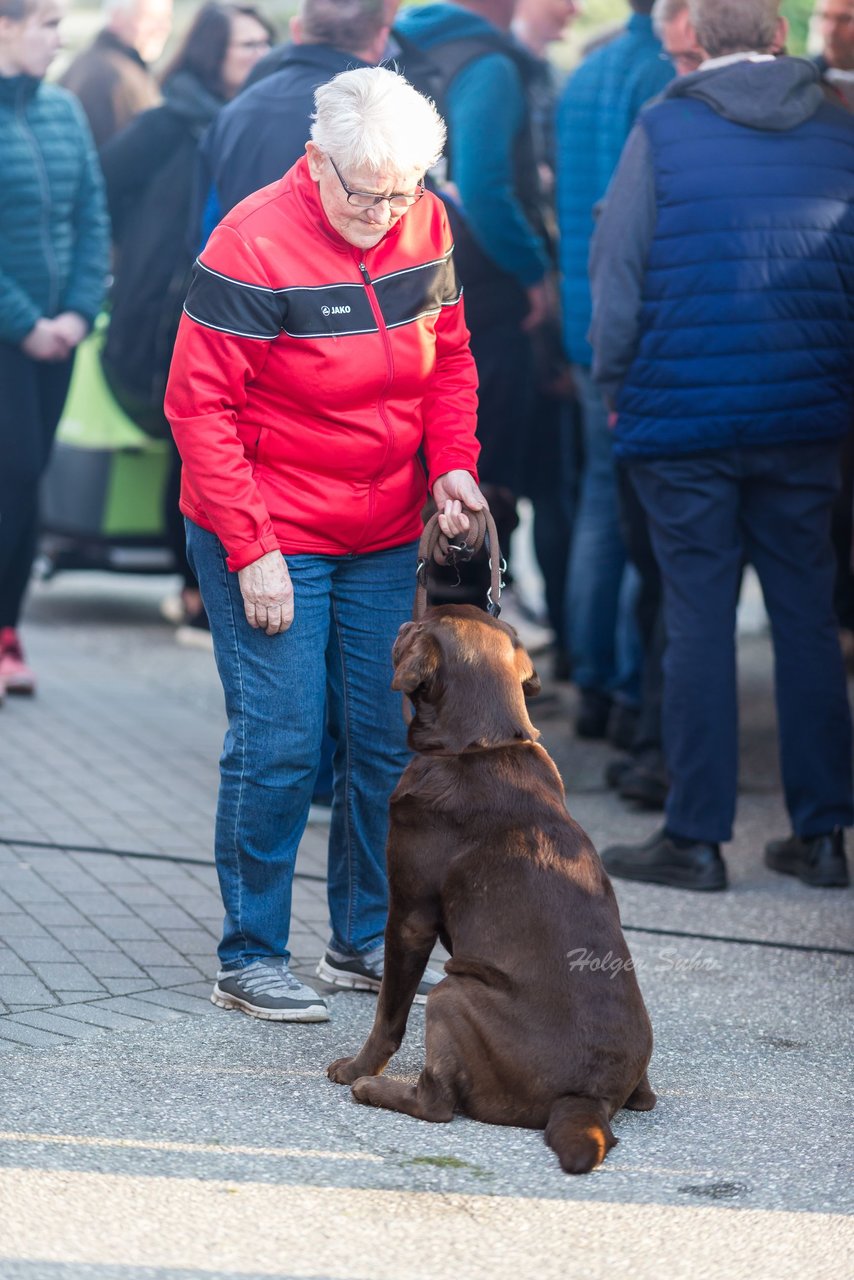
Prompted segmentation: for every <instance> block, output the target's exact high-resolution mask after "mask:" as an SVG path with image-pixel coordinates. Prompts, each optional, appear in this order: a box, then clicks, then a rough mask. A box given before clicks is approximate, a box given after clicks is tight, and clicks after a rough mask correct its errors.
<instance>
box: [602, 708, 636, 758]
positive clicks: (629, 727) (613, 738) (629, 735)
mask: <svg viewBox="0 0 854 1280" xmlns="http://www.w3.org/2000/svg"><path fill="white" fill-rule="evenodd" d="M637 727H638V711H637V708H636V707H628V706H626V704H625V703H624V702H615V703H614V706H613V708H612V710H611V714H610V716H609V717H608V731H607V736H608V741H609V742H610V744H611V746H612V747H616V748H617V750H618V751H631V749H632V744H633V743H634V740H635V734H636V733H637Z"/></svg>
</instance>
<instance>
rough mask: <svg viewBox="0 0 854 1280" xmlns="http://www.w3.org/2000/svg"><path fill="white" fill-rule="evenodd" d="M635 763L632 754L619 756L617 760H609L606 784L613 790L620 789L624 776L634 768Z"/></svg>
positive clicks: (606, 767)
mask: <svg viewBox="0 0 854 1280" xmlns="http://www.w3.org/2000/svg"><path fill="white" fill-rule="evenodd" d="M634 764H635V762H634V760H633V759H632V757H631V756H617V758H616V760H609V761H608V763H607V764H606V765H605V785H606V786H607V787H610V788H611V790H612V791H619V789H620V787H621V786H622V784H623V778H625V776H626V774H627V773H628V772H629V770H630V769H633V768H634Z"/></svg>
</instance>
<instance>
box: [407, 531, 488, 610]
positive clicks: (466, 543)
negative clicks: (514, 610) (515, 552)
mask: <svg viewBox="0 0 854 1280" xmlns="http://www.w3.org/2000/svg"><path fill="white" fill-rule="evenodd" d="M465 513H466V515H467V516H468V518H469V530H468V533H467V534H466V535H465V537H462V535H458V536H457V538H456V539H455V540H454V541H451V539H450V538H449V537H448V535H447V534H445V533H443V532H442V530H441V528H440V527H439V513H438V512H436V514H435V515H434V516H431V518H430V519H429V520H428V521H427V523H426V525H425V526H424V532H423V533H422V535H421V541H420V542H419V544H418V568H417V569H416V574H415V576H416V580H417V584H418V585H417V587H416V589H415V605H414V608H413V610H412V617H413V620H414V621H415V622H418V621H420V619H421V618H423V617H424V612H425V610H426V608H427V570H428V567H429V565H430V564H431V563H434V564H438V565H446V564H453V563H454V562H455V561H456V560H457V559H462V560H470V559H471V558H472V556H474V555H476V554H477V552H478V551H480V549H481V547H482V546H483V544H484V542H485V541H486V540H487V539H488V543H489V573H490V583H489V590H488V591H487V593H486V600H487V606H486V608H487V613H489V614H490V615H491V617H493V618H497V617H498V615H499V614H500V612H501V591H502V589H503V587H504V578H503V576H502V575H503V574H504V573H505V572H506V570H507V561H506V560H505V559H504V557H503V556H502V554H501V547H500V546H499V543H498V530H497V529H496V527H495V520H494V519H493V516H492V512H491V511H490V510H489V509H488V508H487V510H485V511H471V510H469V508H468V507H466V508H465Z"/></svg>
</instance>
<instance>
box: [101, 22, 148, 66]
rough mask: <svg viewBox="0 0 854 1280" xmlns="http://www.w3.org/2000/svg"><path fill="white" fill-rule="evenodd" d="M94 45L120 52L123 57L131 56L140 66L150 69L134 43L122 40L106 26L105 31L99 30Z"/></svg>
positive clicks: (112, 51)
mask: <svg viewBox="0 0 854 1280" xmlns="http://www.w3.org/2000/svg"><path fill="white" fill-rule="evenodd" d="M92 47H93V48H95V49H108V50H110V52H111V53H120V54H122V55H123V57H125V58H130V59H131V61H132V62H136V63H138V64H139V66H141V67H144V68H145V69H146V70H147V69H148V68H147V65H146V63H145V62H144V61H143V59H142V57H141V56H140V54H139V53H137V51H136V49H134V47H133V45H132V44H125V42H124V40H120V39H119V37H118V36H117V35H114V34H113V32H112V31H108V30H107V29H106V28H104V30H103V31H99V32H98V34H97V35H96V36H95V39H94V40H93V41H92Z"/></svg>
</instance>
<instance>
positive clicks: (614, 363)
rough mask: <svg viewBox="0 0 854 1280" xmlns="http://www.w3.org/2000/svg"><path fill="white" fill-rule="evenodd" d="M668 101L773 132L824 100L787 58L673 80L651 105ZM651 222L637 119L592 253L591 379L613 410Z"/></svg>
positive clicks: (813, 78) (642, 133)
mask: <svg viewBox="0 0 854 1280" xmlns="http://www.w3.org/2000/svg"><path fill="white" fill-rule="evenodd" d="M669 98H699V99H700V101H701V102H705V103H707V104H708V105H709V106H710V107H711V108H712V110H713V111H716V112H717V113H718V114H719V115H721V116H724V117H725V118H726V119H727V120H732V121H733V122H734V123H736V124H741V125H745V126H746V127H747V128H750V129H758V130H763V131H767V132H775V133H780V132H785V131H786V130H788V129H794V128H796V127H797V126H798V125H800V124H803V123H804V121H805V120H809V119H810V117H811V116H814V115H815V113H816V111H818V109H819V108H820V107H821V106H822V105H823V104H824V103H825V102H826V98H825V96H824V92H823V89H822V85H821V74H820V72H819V69H818V68H817V67H816V66H815V64H814V63H812V62H809V61H807V59H806V58H788V57H786V58H775V59H774V60H773V61H763V62H754V61H746V60H745V61H742V62H733V63H728V64H727V65H725V66H720V67H712V68H710V69H709V70H708V71H695V72H694V73H693V74H692V75H689V76H681V77H679V78H678V79H676V80H674V81H672V83H671V84H669V85H668V87H667V88H666V89H665V91H664V93H663V94H661V96H660V97H659V98H657V99H656V100H655V102H663V101H666V100H667V99H669ZM650 105H651V106H652V105H655V103H651V104H650ZM657 216H658V214H657V208H656V196H655V175H654V171H653V164H652V155H651V152H650V146H649V140H648V137H647V133H646V130H645V128H644V124H643V115H641V117H640V119H639V121H638V123H637V124H636V125H635V127H634V129H633V131H632V133H631V134H630V136H629V139H628V141H627V142H626V146H625V149H624V151H623V154H622V157H621V159H620V163H619V166H618V167H617V171H616V173H615V174H614V177H613V179H612V181H611V185H610V187H609V188H608V193H607V195H606V197H605V201H604V204H603V206H602V208H601V214H600V217H599V222H598V225H597V228H596V234H595V235H594V237H593V243H592V246H591V250H590V279H591V286H592V293H593V321H592V324H591V326H590V342H591V344H592V346H593V351H594V361H593V377H594V378H595V380H596V382H597V383H598V384H599V386H600V387H601V389H602V392H603V394H604V395H605V398H606V400H607V401H608V403H609V404H611V405H613V403H614V402H615V400H616V396H617V393H618V391H619V389H620V386H621V384H622V382H623V380H624V378H625V376H626V374H627V373H628V370H629V367H630V366H631V363H632V360H633V359H634V356H635V352H636V350H637V345H638V339H639V316H640V306H641V297H642V291H643V280H644V274H645V271H646V262H647V258H648V255H649V250H650V246H651V244H652V240H653V236H654V234H655V225H656V220H657Z"/></svg>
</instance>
